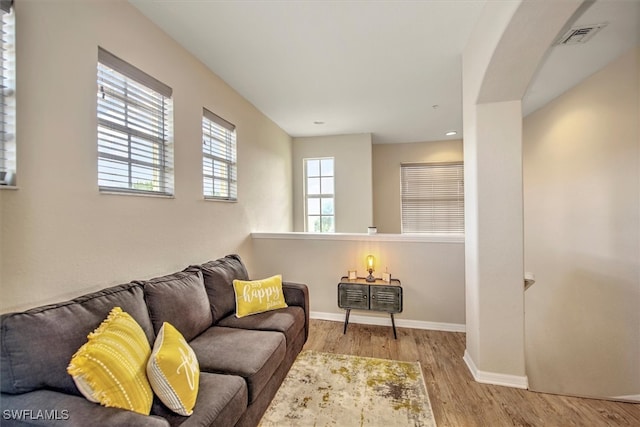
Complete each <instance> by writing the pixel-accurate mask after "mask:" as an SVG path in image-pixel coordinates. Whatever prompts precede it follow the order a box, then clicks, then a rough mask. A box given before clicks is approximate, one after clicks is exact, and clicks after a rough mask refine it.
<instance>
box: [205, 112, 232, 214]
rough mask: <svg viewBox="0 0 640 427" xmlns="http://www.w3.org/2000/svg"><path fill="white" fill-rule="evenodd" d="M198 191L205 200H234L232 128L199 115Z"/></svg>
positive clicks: (219, 119) (208, 114)
mask: <svg viewBox="0 0 640 427" xmlns="http://www.w3.org/2000/svg"><path fill="white" fill-rule="evenodd" d="M202 189H203V194H204V197H205V199H218V200H227V201H234V202H235V201H237V200H238V178H237V161H236V127H235V126H234V125H233V124H232V123H229V122H228V121H226V120H225V119H223V118H222V117H220V116H218V115H216V114H214V113H212V112H211V111H209V110H207V109H206V108H204V109H203V112H202Z"/></svg>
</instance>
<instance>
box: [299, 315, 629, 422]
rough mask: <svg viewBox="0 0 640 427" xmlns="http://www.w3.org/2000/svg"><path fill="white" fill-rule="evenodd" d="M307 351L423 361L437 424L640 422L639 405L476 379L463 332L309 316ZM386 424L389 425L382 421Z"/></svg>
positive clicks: (423, 369)
mask: <svg viewBox="0 0 640 427" xmlns="http://www.w3.org/2000/svg"><path fill="white" fill-rule="evenodd" d="M310 326H311V330H310V334H309V340H308V341H307V343H306V345H305V349H306V350H315V351H323V352H328V353H339V354H352V355H358V356H368V357H378V358H383V359H395V360H405V361H416V360H417V361H419V362H420V364H421V365H422V371H423V374H424V378H425V382H426V385H427V389H428V391H429V398H430V400H431V406H432V408H433V412H434V415H435V418H436V422H437V424H438V427H448V426H452V427H466V426H483V427H484V426H490V427H499V426H536V427H537V426H544V427H547V426H550V427H555V426H557V427H564V426H587V427H599V426H634V427H638V426H640V404H633V403H620V402H611V401H606V400H596V399H582V398H577V397H567V396H558V395H552V394H545V393H535V392H531V391H527V390H519V389H515V388H510V387H501V386H493V385H487V384H479V383H476V382H475V381H474V380H473V377H472V376H471V374H470V373H469V370H468V369H467V366H466V364H465V363H464V361H463V360H462V356H463V355H464V349H465V334H463V333H458V332H440V331H426V330H420V329H407V328H398V339H397V340H394V339H393V333H392V331H391V328H390V327H386V326H371V325H359V324H350V325H349V329H348V331H347V334H346V335H343V334H342V328H343V324H342V323H340V322H329V321H323V320H315V319H314V320H311V325H310ZM385 427H390V426H385Z"/></svg>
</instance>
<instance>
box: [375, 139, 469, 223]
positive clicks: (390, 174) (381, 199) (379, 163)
mask: <svg viewBox="0 0 640 427" xmlns="http://www.w3.org/2000/svg"><path fill="white" fill-rule="evenodd" d="M462 158H463V154H462V140H460V139H457V140H447V141H429V142H414V143H405V144H373V224H374V225H375V226H376V227H377V228H378V233H398V234H399V233H401V232H402V219H401V204H402V200H401V198H400V165H401V164H402V163H439V162H459V161H462Z"/></svg>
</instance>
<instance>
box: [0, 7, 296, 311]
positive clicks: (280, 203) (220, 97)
mask: <svg viewBox="0 0 640 427" xmlns="http://www.w3.org/2000/svg"><path fill="white" fill-rule="evenodd" d="M15 7H16V20H17V22H16V31H17V34H16V46H17V66H16V67H17V79H16V80H17V90H16V94H17V135H18V136H19V141H18V144H19V145H18V185H19V189H18V190H15V191H3V192H2V195H1V196H0V197H1V198H0V201H1V203H2V207H1V210H2V216H1V220H2V226H1V229H2V241H1V243H0V245H1V251H2V252H1V253H2V257H1V258H2V259H1V261H0V262H1V263H2V267H1V270H0V271H1V274H2V275H1V277H0V279H1V283H0V289H1V293H2V299H1V300H0V311H8V310H13V309H22V308H26V307H30V306H34V305H38V304H43V303H48V302H54V301H60V300H62V299H66V298H69V297H73V296H76V295H78V294H82V293H84V292H87V291H90V290H95V289H100V288H104V287H106V286H109V285H113V284H117V283H123V282H128V281H131V280H134V279H145V278H149V277H153V276H158V275H162V274H167V273H171V272H174V271H176V270H178V269H182V268H184V267H186V266H187V265H189V264H192V263H198V262H204V261H207V260H209V259H214V258H217V257H220V256H223V255H225V254H227V253H231V252H236V253H240V255H241V256H243V258H244V259H245V260H246V261H247V263H248V266H249V268H250V267H251V239H250V233H251V232H252V231H254V230H271V231H290V230H291V228H292V215H291V212H292V203H291V202H292V193H291V169H292V164H291V138H290V137H289V136H288V135H287V134H286V133H285V132H284V131H283V130H281V129H280V128H279V127H278V126H276V125H275V124H274V123H273V122H272V121H271V120H269V119H268V118H267V117H265V116H264V115H263V114H262V113H260V112H259V111H258V110H257V109H256V108H255V107H253V106H252V105H251V104H250V103H249V102H247V101H246V100H245V99H244V98H242V97H241V96H240V95H239V94H238V93H236V92H235V91H234V90H233V89H231V88H230V87H229V86H228V85H227V84H226V83H224V82H223V81H222V80H221V79H220V78H218V77H217V76H216V75H214V74H213V73H212V72H211V71H210V70H209V69H207V68H206V67H205V66H204V65H203V64H202V63H201V62H199V61H198V60H197V59H196V58H195V57H193V56H192V55H191V54H190V53H188V52H187V51H186V50H185V49H183V48H182V47H181V46H179V45H178V44H177V43H176V42H175V41H174V40H173V39H171V38H170V37H169V36H168V35H167V34H165V33H164V32H162V31H161V30H160V29H159V28H158V27H157V26H155V25H154V24H153V23H152V22H151V21H150V20H148V19H147V18H146V17H145V16H144V15H142V14H141V13H140V12H139V11H138V10H137V9H136V8H134V7H133V6H131V5H130V4H129V3H128V2H126V1H48V2H43V1H38V0H20V1H18V2H15ZM98 46H101V47H103V48H105V49H107V50H108V51H110V52H111V53H113V54H114V55H117V56H119V57H120V58H122V59H123V60H125V61H127V62H130V63H131V64H132V65H134V66H136V67H138V68H140V69H141V70H143V71H145V72H146V73H148V74H150V75H152V76H154V77H155V78H157V79H158V80H160V81H162V82H164V83H165V84H167V85H169V86H170V87H172V88H173V101H174V111H173V114H174V157H175V165H174V166H175V197H174V198H157V197H135V196H123V195H106V194H100V193H99V192H98V186H97V145H96V128H97V119H96V63H97V54H98ZM203 107H206V108H207V109H209V110H211V111H213V112H215V113H216V114H219V115H220V116H222V117H224V118H225V119H226V120H228V121H230V122H232V123H234V124H235V125H236V128H237V138H238V202H237V203H226V202H213V201H205V200H204V199H203V197H202V171H201V168H202V152H201V144H202V136H201V121H202V108H203Z"/></svg>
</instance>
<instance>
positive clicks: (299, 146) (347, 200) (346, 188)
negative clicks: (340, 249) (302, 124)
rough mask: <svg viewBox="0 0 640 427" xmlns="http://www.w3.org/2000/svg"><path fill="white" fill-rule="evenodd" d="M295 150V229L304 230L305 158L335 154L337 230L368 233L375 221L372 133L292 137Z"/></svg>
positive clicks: (333, 155)
mask: <svg viewBox="0 0 640 427" xmlns="http://www.w3.org/2000/svg"><path fill="white" fill-rule="evenodd" d="M292 151H293V156H292V157H293V227H294V228H293V229H294V231H305V230H304V215H305V213H304V212H305V210H304V203H305V202H304V167H303V160H304V159H306V158H319V157H333V158H334V159H335V163H334V173H335V215H336V218H335V226H336V232H339V233H366V232H367V227H369V226H371V225H372V224H373V195H372V194H373V193H372V182H371V170H372V166H371V162H372V149H371V134H368V133H363V134H352V135H333V136H317V137H300V138H293V150H292ZM260 231H265V230H260Z"/></svg>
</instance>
